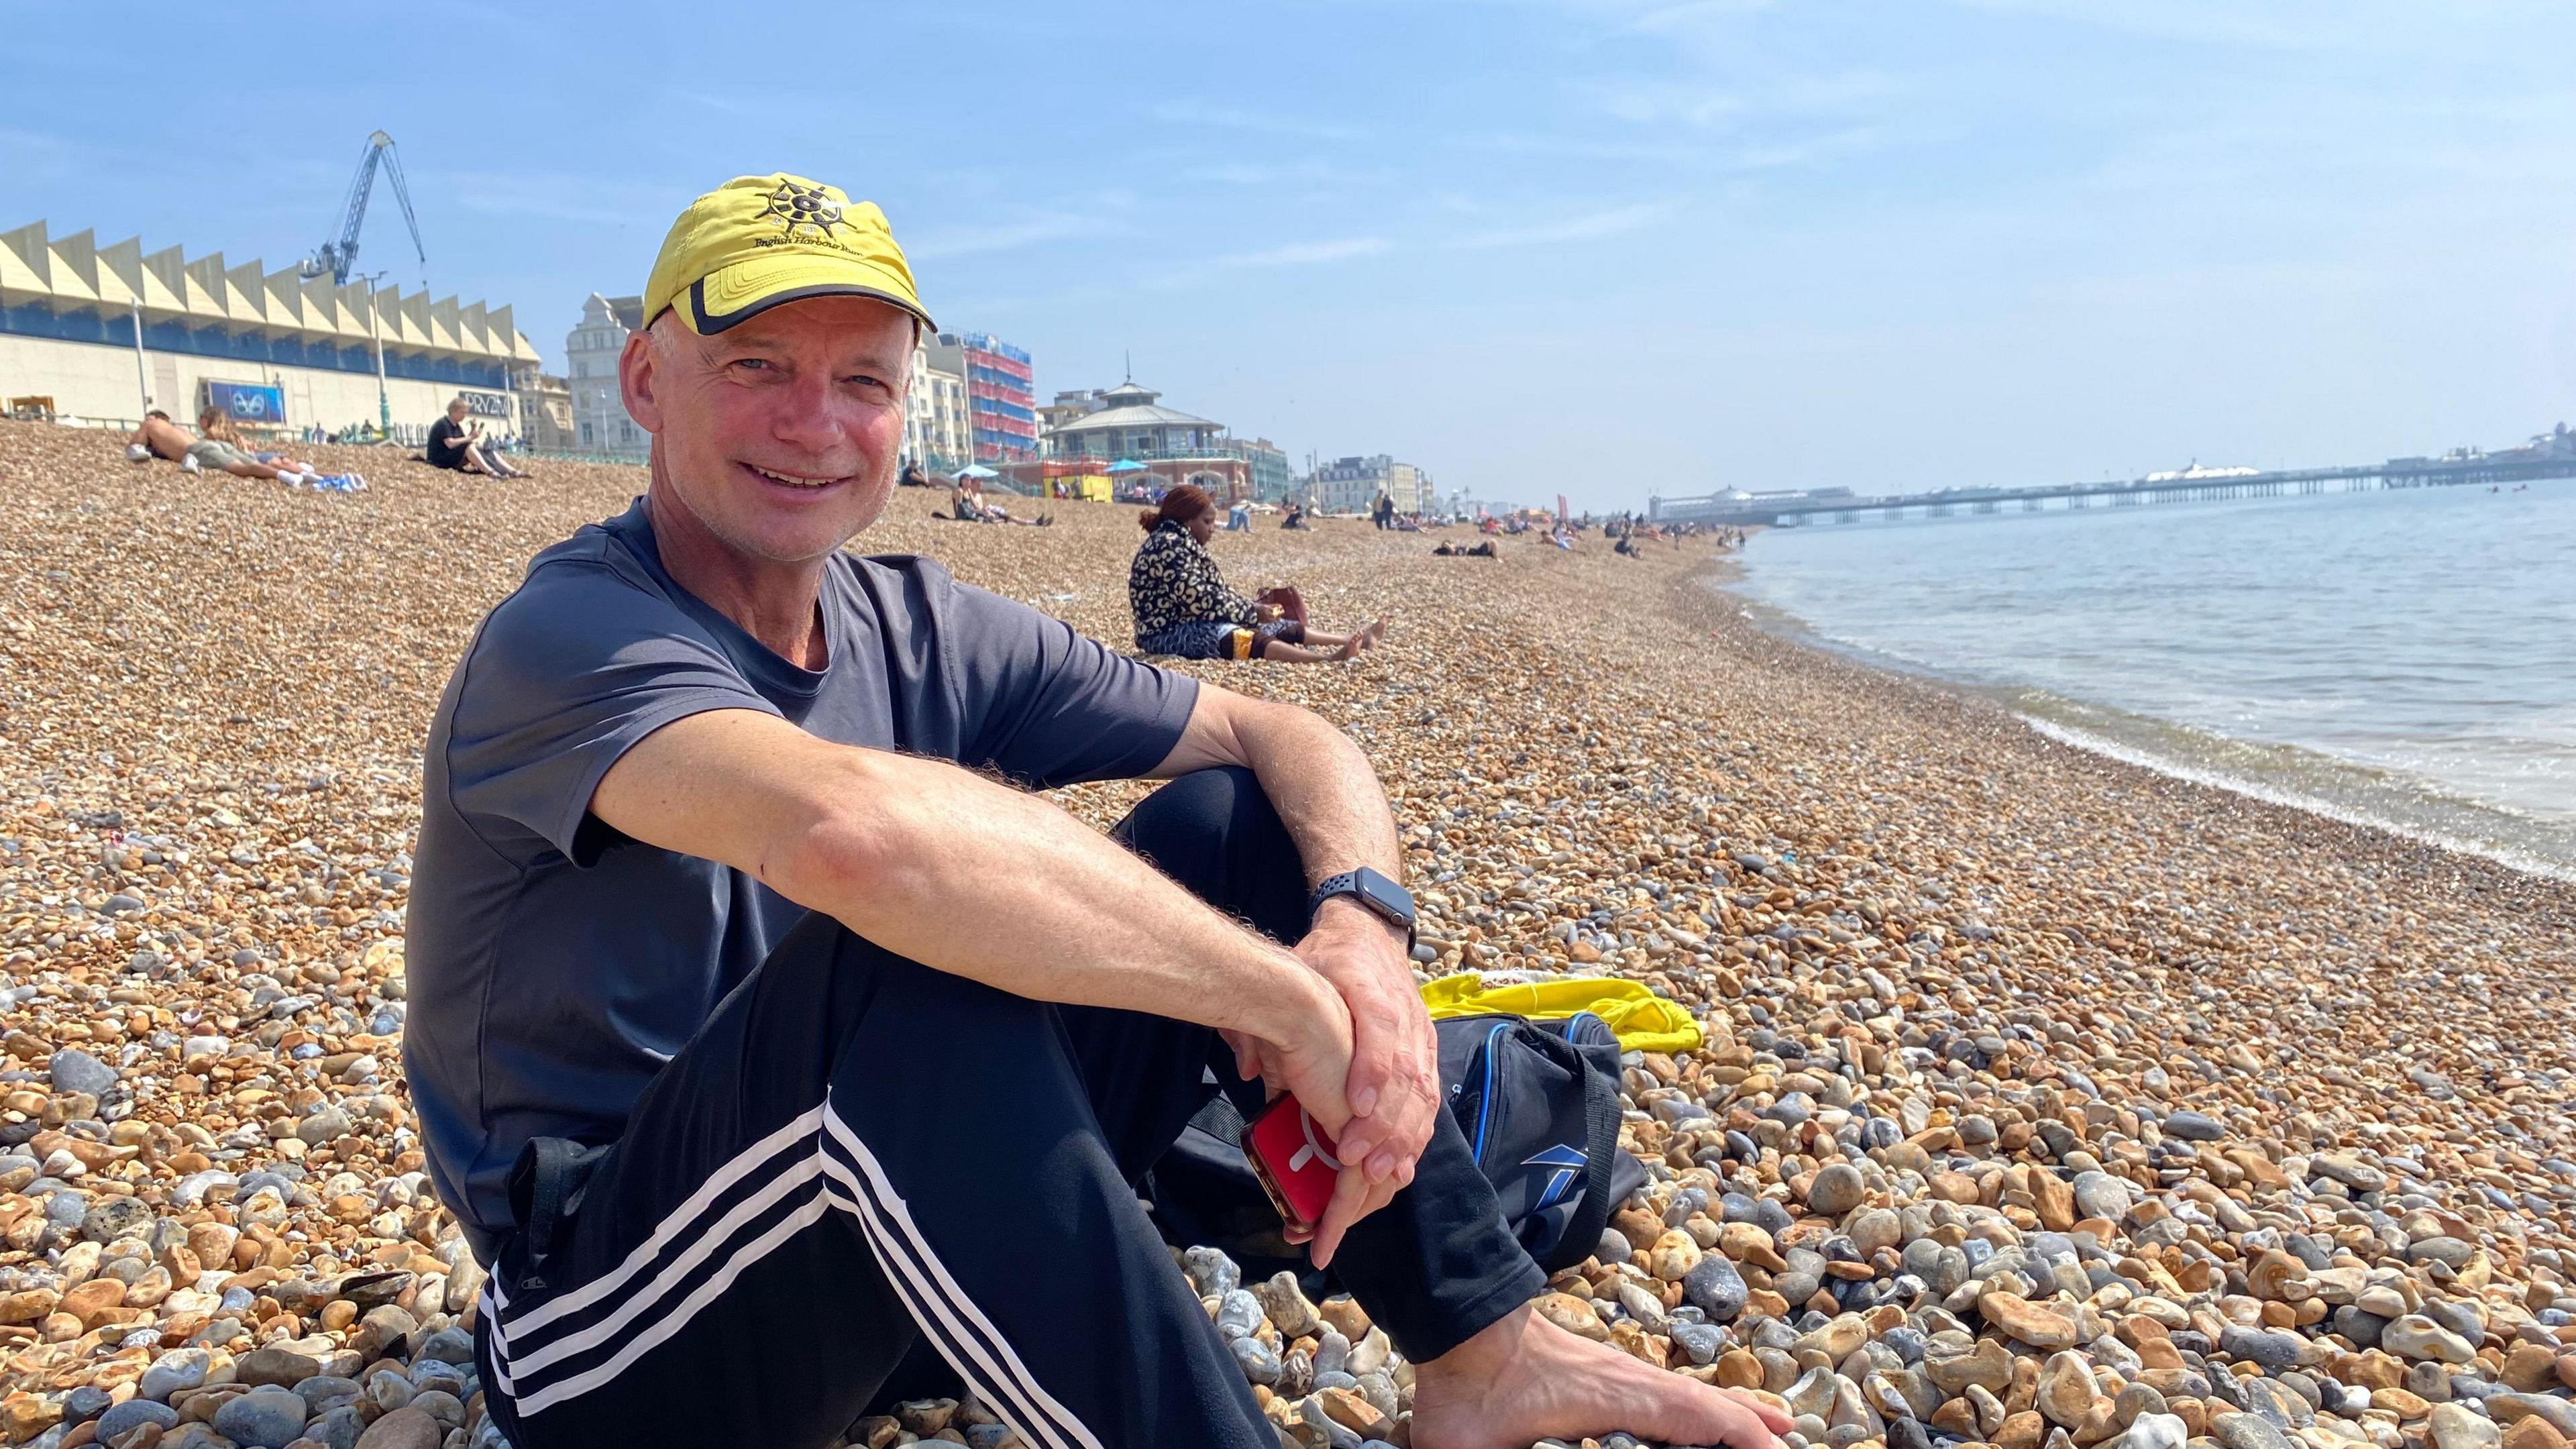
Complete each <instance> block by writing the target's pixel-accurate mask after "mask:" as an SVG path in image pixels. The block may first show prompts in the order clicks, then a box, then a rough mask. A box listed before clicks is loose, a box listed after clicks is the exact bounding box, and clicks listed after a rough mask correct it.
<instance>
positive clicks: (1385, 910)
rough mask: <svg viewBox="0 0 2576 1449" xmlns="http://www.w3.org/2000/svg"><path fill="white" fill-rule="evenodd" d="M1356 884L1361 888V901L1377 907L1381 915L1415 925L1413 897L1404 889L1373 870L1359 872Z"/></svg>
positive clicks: (1408, 924)
mask: <svg viewBox="0 0 2576 1449" xmlns="http://www.w3.org/2000/svg"><path fill="white" fill-rule="evenodd" d="M1354 884H1355V885H1357V886H1358V887H1359V893H1360V897H1361V899H1363V900H1365V901H1367V902H1368V903H1369V904H1370V905H1371V906H1373V907H1375V908H1376V909H1377V911H1378V913H1379V914H1380V915H1383V916H1385V917H1386V918H1387V919H1389V920H1392V921H1397V922H1400V923H1402V924H1404V925H1407V926H1410V925H1412V924H1413V897H1412V896H1410V895H1408V894H1406V893H1405V889H1404V887H1402V886H1400V885H1397V884H1396V883H1395V882H1393V881H1391V880H1388V879H1387V878H1386V877H1385V876H1382V875H1380V874H1378V873H1377V872H1376V871H1373V870H1363V871H1361V872H1359V879H1358V880H1357V881H1355V882H1354Z"/></svg>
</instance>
